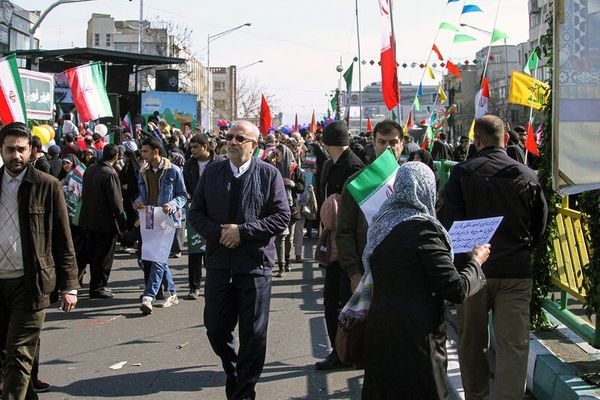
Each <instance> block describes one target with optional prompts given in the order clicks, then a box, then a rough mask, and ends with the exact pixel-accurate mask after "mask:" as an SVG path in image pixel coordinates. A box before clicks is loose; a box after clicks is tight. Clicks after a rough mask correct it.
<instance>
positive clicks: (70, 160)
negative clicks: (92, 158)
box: [57, 154, 79, 181]
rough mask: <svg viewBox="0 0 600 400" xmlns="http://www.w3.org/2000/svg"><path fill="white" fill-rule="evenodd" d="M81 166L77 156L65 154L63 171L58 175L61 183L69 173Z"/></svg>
mask: <svg viewBox="0 0 600 400" xmlns="http://www.w3.org/2000/svg"><path fill="white" fill-rule="evenodd" d="M78 165H79V158H77V156H76V155H75V154H65V155H64V157H63V158H62V170H61V171H60V173H59V174H58V176H57V178H58V180H59V181H62V180H64V179H65V177H66V176H67V175H68V174H69V172H71V171H73V170H74V169H75V168H77V166H78Z"/></svg>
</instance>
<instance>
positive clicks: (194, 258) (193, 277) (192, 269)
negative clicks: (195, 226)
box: [183, 134, 224, 300]
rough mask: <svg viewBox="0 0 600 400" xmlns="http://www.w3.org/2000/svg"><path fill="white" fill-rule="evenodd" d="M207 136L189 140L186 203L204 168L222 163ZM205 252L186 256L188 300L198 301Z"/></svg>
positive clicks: (189, 237)
mask: <svg viewBox="0 0 600 400" xmlns="http://www.w3.org/2000/svg"><path fill="white" fill-rule="evenodd" d="M209 144H210V142H209V140H208V136H206V135H205V134H201V135H194V136H192V138H191V139H190V151H191V155H192V156H191V157H190V158H189V159H188V160H187V161H186V162H185V165H184V166H183V181H184V182H185V188H186V189H187V192H188V201H191V200H192V199H193V196H194V192H195V191H196V186H198V182H199V181H200V178H201V177H202V174H203V173H204V170H205V169H206V167H207V166H208V165H209V164H210V163H212V162H214V161H222V160H224V158H223V157H219V156H217V155H216V154H215V152H214V151H213V150H211V149H210V145H209ZM190 232H192V230H191V229H188V250H190V243H191V242H192V240H194V238H192V237H191V236H190ZM205 254H206V251H205V250H201V251H199V252H197V253H191V252H189V254H188V281H189V284H190V293H189V294H188V299H189V300H198V296H199V294H200V281H201V280H202V263H203V261H204V256H205Z"/></svg>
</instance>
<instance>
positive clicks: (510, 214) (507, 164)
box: [441, 115, 547, 400]
mask: <svg viewBox="0 0 600 400" xmlns="http://www.w3.org/2000/svg"><path fill="white" fill-rule="evenodd" d="M474 129H475V141H474V144H475V146H476V148H477V151H478V153H477V156H475V157H474V158H471V159H469V160H467V161H465V162H464V163H461V164H458V165H457V166H456V167H454V169H453V170H452V174H451V175H450V180H449V182H448V184H447V185H446V189H445V190H446V191H445V201H444V206H443V209H442V212H441V216H442V218H441V219H442V222H443V224H444V226H445V227H446V228H447V229H449V228H450V226H451V225H452V223H453V222H454V221H461V220H471V219H478V218H489V217H497V216H502V217H503V219H502V222H501V223H500V226H499V227H498V230H497V231H496V233H495V234H494V236H493V237H492V239H491V241H490V244H491V249H492V252H491V255H490V258H489V260H488V261H487V263H486V264H485V267H484V270H483V272H484V273H485V276H486V279H487V286H485V287H484V288H483V289H482V290H481V291H480V292H478V293H477V294H475V295H474V296H472V297H470V298H468V299H467V300H466V301H465V302H464V303H463V304H461V305H458V306H457V310H458V336H459V342H458V358H459V361H460V371H461V376H462V381H463V386H464V389H465V398H466V399H467V400H474V399H487V398H488V397H489V394H490V388H489V382H490V367H489V364H488V362H489V361H488V350H489V332H488V312H489V311H490V310H491V311H492V320H493V328H494V333H495V336H496V366H495V368H494V370H495V377H494V397H495V398H496V399H502V400H517V399H519V400H520V399H522V398H523V393H524V391H525V379H526V376H527V357H528V353H529V303H530V300H531V289H532V283H531V251H532V249H533V247H534V246H535V245H536V243H537V242H538V240H539V238H540V237H541V236H542V234H543V232H544V229H545V226H546V218H547V216H546V212H547V207H546V201H545V199H544V194H543V192H542V188H541V187H540V183H539V181H538V178H537V175H536V173H535V172H534V171H533V170H531V169H530V168H528V167H526V166H525V165H523V164H521V163H519V162H517V161H515V160H513V159H511V158H510V157H509V156H508V155H507V154H506V151H505V146H506V143H507V142H508V133H507V132H506V129H505V126H504V123H503V122H502V120H501V119H500V118H498V117H497V116H495V115H485V116H483V117H482V118H480V119H477V120H476V121H475V128H474ZM454 262H455V265H456V266H457V267H458V268H460V266H461V265H464V264H466V256H465V255H464V254H457V256H456V258H455V261H454Z"/></svg>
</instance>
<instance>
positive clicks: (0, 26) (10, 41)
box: [0, 1, 40, 66]
mask: <svg viewBox="0 0 600 400" xmlns="http://www.w3.org/2000/svg"><path fill="white" fill-rule="evenodd" d="M39 17H40V12H39V11H27V10H25V9H23V8H21V7H19V6H18V5H16V4H14V3H12V2H10V1H2V2H1V4H0V53H1V54H8V53H10V52H12V51H15V50H28V49H31V48H30V34H29V31H30V29H31V27H32V26H33V24H35V23H36V22H37V21H38V19H39ZM38 31H39V30H38ZM38 35H39V33H38ZM38 46H39V41H38V39H35V40H34V45H33V47H34V48H37V47H38ZM19 62H20V61H19ZM22 66H24V65H22Z"/></svg>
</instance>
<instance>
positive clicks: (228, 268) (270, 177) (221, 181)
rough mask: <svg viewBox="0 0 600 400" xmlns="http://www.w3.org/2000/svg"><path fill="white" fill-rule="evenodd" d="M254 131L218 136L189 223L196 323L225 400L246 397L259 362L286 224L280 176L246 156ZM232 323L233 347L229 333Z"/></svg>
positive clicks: (249, 127)
mask: <svg viewBox="0 0 600 400" xmlns="http://www.w3.org/2000/svg"><path fill="white" fill-rule="evenodd" d="M258 137H259V131H258V128H257V127H256V125H254V124H252V123H251V122H248V121H238V122H235V123H234V124H233V126H232V127H231V129H230V132H229V133H228V134H227V135H226V140H227V156H228V159H229V160H227V161H217V162H214V163H212V164H210V165H209V166H208V167H207V168H206V170H205V171H204V174H202V177H201V178H200V182H199V183H198V185H197V187H196V192H195V193H194V197H193V200H192V207H191V209H190V213H189V219H190V222H191V224H192V226H193V227H194V229H196V231H197V232H198V233H200V235H202V237H203V238H205V239H206V283H205V286H204V287H205V288H204V295H205V308H204V325H205V327H206V334H207V336H208V339H209V341H210V344H211V346H212V348H213V350H214V352H215V353H216V354H217V355H218V356H219V357H220V358H221V361H222V363H223V368H224V370H225V373H226V375H227V381H226V385H225V392H226V395H227V398H228V399H234V400H239V399H254V398H255V397H256V393H255V391H254V388H255V386H256V383H257V381H258V379H259V377H260V374H261V372H262V369H263V365H264V362H265V354H266V349H267V325H268V320H269V304H270V296H271V273H272V269H273V265H274V263H275V244H274V241H275V235H277V234H279V233H281V232H283V231H284V230H285V228H286V227H287V225H288V223H289V221H290V208H289V206H288V201H287V196H286V193H285V188H284V186H283V178H282V177H281V174H280V173H279V171H277V169H276V168H275V167H273V166H271V165H269V164H267V163H265V162H263V161H261V160H258V159H256V158H253V157H252V154H253V153H254V150H255V149H256V148H257V146H258ZM238 322H239V337H240V346H239V349H240V350H239V353H238V352H237V351H236V347H237V346H236V340H235V336H234V335H233V331H234V329H235V326H236V325H237V323H238Z"/></svg>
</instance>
